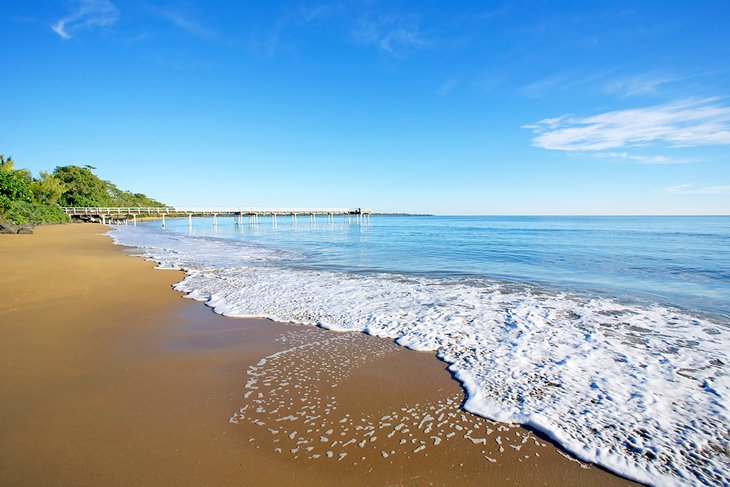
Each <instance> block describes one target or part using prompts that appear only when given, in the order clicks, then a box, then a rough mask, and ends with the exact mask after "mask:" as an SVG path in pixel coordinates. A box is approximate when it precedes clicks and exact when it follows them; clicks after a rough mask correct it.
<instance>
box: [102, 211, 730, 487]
mask: <svg viewBox="0 0 730 487" xmlns="http://www.w3.org/2000/svg"><path fill="white" fill-rule="evenodd" d="M298 220H299V221H298V222H297V224H296V225H295V224H294V222H293V221H291V219H290V218H287V217H280V218H279V219H278V222H277V225H273V222H272V221H271V220H270V219H265V218H261V219H260V220H259V222H258V224H257V225H250V224H249V223H248V222H245V223H244V224H243V225H234V223H233V220H232V219H230V218H219V219H218V224H217V225H213V221H212V219H208V218H201V219H194V220H193V224H192V225H191V226H189V225H188V220H187V219H179V220H169V219H168V221H167V226H166V227H165V228H162V227H161V225H160V222H145V223H143V224H139V225H138V226H136V227H135V226H132V225H128V226H121V227H116V230H115V231H114V232H113V233H112V235H113V236H114V238H115V240H116V241H117V242H118V243H121V244H126V245H132V246H135V247H138V248H139V249H142V250H143V252H144V254H145V255H146V256H148V257H149V258H152V259H154V260H156V261H158V262H159V263H160V265H161V267H168V268H181V269H184V270H185V271H186V273H187V277H186V278H185V279H184V280H183V281H182V282H180V283H179V284H178V285H177V289H179V290H182V291H186V292H187V293H188V296H189V297H191V298H194V299H199V300H201V301H204V302H206V304H207V305H208V306H210V307H212V308H213V309H214V310H215V311H216V312H218V313H221V314H224V315H227V316H260V317H268V318H272V319H275V320H279V321H284V322H287V321H294V322H301V323H309V324H313V325H318V326H322V327H325V328H329V329H332V330H339V331H364V332H367V333H370V334H372V335H377V336H382V337H388V338H392V339H394V340H395V341H396V342H397V343H398V344H401V345H403V346H407V347H410V348H413V349H418V350H431V351H435V352H436V353H437V355H438V356H439V357H440V358H441V359H443V360H444V361H446V362H447V363H449V364H450V365H449V369H450V370H451V371H452V372H453V374H454V377H455V378H456V379H458V380H459V381H460V382H461V383H462V385H463V387H464V389H465V392H466V395H467V401H466V402H465V405H464V407H465V408H466V409H468V410H469V411H471V412H473V413H475V414H480V415H482V416H485V417H488V418H490V419H494V420H498V421H505V422H512V423H521V424H526V425H529V426H531V427H533V428H536V429H539V430H541V431H543V432H544V433H546V434H548V435H550V436H551V437H552V438H553V439H554V440H555V441H557V442H558V443H560V444H561V445H562V446H563V447H564V448H565V449H566V450H569V451H570V452H572V453H574V454H575V455H576V456H578V457H580V458H582V459H584V460H587V461H592V462H595V463H598V464H600V465H603V466H605V467H607V468H609V469H612V470H614V471H616V472H618V473H621V474H623V475H626V476H628V477H630V478H633V479H636V480H639V481H643V482H647V483H652V484H657V485H727V484H729V483H730V476H729V473H728V472H730V457H728V456H727V455H726V454H725V453H724V452H725V451H726V450H727V449H728V448H730V430H729V429H728V426H727V425H728V408H729V404H730V375H729V374H728V366H727V364H728V363H729V362H730V356H729V353H728V351H730V217H388V216H373V217H372V219H371V222H370V223H369V224H366V225H358V224H354V223H344V222H343V221H342V218H341V217H340V218H336V219H335V221H334V222H327V220H326V219H325V218H320V219H318V220H317V221H316V222H311V221H310V220H309V218H307V217H301V216H300V217H299V219H298Z"/></svg>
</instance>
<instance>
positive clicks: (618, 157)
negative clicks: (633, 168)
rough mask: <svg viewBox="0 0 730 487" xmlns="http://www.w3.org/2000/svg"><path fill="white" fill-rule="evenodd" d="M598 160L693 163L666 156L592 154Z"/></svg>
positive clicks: (615, 153)
mask: <svg viewBox="0 0 730 487" xmlns="http://www.w3.org/2000/svg"><path fill="white" fill-rule="evenodd" d="M593 156H594V157H597V158H599V159H616V160H624V161H626V160H628V161H635V162H640V163H641V164H687V163H690V162H694V161H692V160H690V159H676V158H672V157H667V156H657V155H653V156H646V155H642V154H631V153H628V152H598V153H595V154H593Z"/></svg>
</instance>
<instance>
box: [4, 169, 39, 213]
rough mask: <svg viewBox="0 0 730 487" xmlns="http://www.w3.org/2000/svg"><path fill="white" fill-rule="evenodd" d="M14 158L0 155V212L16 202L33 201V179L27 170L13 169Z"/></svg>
mask: <svg viewBox="0 0 730 487" xmlns="http://www.w3.org/2000/svg"><path fill="white" fill-rule="evenodd" d="M13 166H14V163H13V158H12V157H8V158H7V159H6V158H5V156H3V155H0V211H3V212H4V211H6V210H8V209H9V208H10V207H11V206H12V203H13V202H14V201H32V200H33V192H32V191H31V182H32V181H33V178H32V177H31V175H30V172H29V171H27V170H25V169H20V170H17V169H13Z"/></svg>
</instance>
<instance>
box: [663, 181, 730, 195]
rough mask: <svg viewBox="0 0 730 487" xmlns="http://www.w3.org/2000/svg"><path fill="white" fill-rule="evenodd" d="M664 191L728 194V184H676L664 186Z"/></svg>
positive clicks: (729, 189) (729, 185)
mask: <svg viewBox="0 0 730 487" xmlns="http://www.w3.org/2000/svg"><path fill="white" fill-rule="evenodd" d="M664 192H665V193H671V194H730V184H726V185H720V186H701V187H695V186H694V185H693V184H689V183H688V184H678V185H676V186H669V187H668V188H664Z"/></svg>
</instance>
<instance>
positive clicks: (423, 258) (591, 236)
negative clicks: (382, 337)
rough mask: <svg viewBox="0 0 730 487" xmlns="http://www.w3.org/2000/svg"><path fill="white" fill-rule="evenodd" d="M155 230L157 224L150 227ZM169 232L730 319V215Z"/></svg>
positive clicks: (327, 265) (426, 220)
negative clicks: (641, 301) (644, 302)
mask: <svg viewBox="0 0 730 487" xmlns="http://www.w3.org/2000/svg"><path fill="white" fill-rule="evenodd" d="M152 225H157V224H152ZM166 230H167V231H168V232H177V233H181V234H184V235H197V236H215V237H222V238H231V239H240V240H244V241H247V242H254V243H259V244H261V245H264V246H271V247H280V248H283V249H290V250H292V249H293V250H296V251H298V252H300V253H301V254H303V255H304V257H305V258H304V259H302V258H301V256H299V255H297V257H296V259H295V260H292V261H289V260H284V261H280V262H277V265H297V266H306V267H310V268H321V269H330V270H337V271H344V272H368V271H376V272H393V273H413V274H428V275H434V276H449V277H456V276H478V277H486V278H493V279H499V280H507V281H514V282H517V283H531V284H536V285H540V286H546V287H548V288H550V289H551V290H559V289H564V290H570V291H577V292H596V293H600V294H601V295H609V296H615V297H618V298H622V299H623V298H634V299H651V300H654V301H659V302H661V303H664V304H670V305H677V306H681V307H686V308H690V309H695V310H700V311H705V312H712V313H719V314H723V315H725V316H726V317H727V316H728V314H730V217H388V216H375V217H372V219H371V223H370V224H369V225H360V226H358V225H344V224H343V223H342V220H341V219H336V220H335V223H334V224H331V223H329V224H328V223H327V222H326V220H325V219H323V218H321V217H320V219H319V220H318V221H317V223H316V225H312V224H311V223H310V222H309V219H308V218H304V217H301V216H300V217H299V219H298V222H297V225H296V226H292V223H291V220H290V219H288V218H284V217H279V219H278V223H277V226H276V228H274V227H273V226H272V224H271V220H270V219H264V218H261V219H260V221H259V224H258V225H257V226H255V227H253V226H250V225H248V224H245V225H242V226H235V225H233V222H232V220H231V219H224V218H221V219H219V223H218V226H217V228H214V227H213V226H212V220H211V219H196V220H195V224H194V225H193V228H192V229H189V228H188V224H187V220H168V222H167V229H166Z"/></svg>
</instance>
